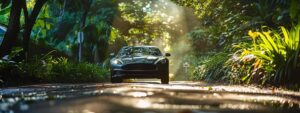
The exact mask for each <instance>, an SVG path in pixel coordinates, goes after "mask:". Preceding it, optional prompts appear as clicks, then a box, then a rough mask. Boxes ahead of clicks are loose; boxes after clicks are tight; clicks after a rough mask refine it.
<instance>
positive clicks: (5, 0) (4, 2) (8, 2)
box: [0, 0, 11, 9]
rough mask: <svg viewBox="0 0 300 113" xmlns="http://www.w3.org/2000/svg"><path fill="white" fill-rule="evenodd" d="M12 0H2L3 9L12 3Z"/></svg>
mask: <svg viewBox="0 0 300 113" xmlns="http://www.w3.org/2000/svg"><path fill="white" fill-rule="evenodd" d="M10 2H11V0H1V2H0V4H1V9H4V8H6V7H7V6H8V5H9V4H10Z"/></svg>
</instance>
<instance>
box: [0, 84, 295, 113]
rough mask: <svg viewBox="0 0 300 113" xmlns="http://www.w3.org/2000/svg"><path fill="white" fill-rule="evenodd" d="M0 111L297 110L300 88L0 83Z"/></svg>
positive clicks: (275, 112) (282, 112)
mask: <svg viewBox="0 0 300 113" xmlns="http://www.w3.org/2000/svg"><path fill="white" fill-rule="evenodd" d="M0 95H1V101H0V113H288V112H290V113H300V93H299V92H293V91H283V90H278V89H275V90H274V89H267V88H265V89H262V88H257V87H254V86H232V85H209V84H205V83H201V82H190V81H173V82H171V83H170V84H169V85H163V84H159V82H158V81H153V82H149V81H148V82H143V81H142V82H135V83H121V84H110V83H99V84H42V85H30V86H22V87H17V88H2V89H0Z"/></svg>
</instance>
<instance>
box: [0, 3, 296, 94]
mask: <svg viewBox="0 0 300 113" xmlns="http://www.w3.org/2000/svg"><path fill="white" fill-rule="evenodd" d="M0 6H1V9H0V42H1V46H0V57H1V58H2V59H1V60H0V80H1V84H2V85H14V84H24V83H25V84H28V83H49V82H56V83H57V82H68V83H70V82H71V83H79V82H103V81H107V80H108V77H109V73H108V61H109V54H110V53H112V52H117V51H118V50H119V49H120V48H121V47H123V46H126V45H156V46H158V47H159V48H161V50H163V52H170V53H171V54H172V57H171V58H170V61H171V64H170V70H171V72H172V73H171V74H170V75H173V76H174V77H173V76H172V79H183V78H184V79H189V80H205V81H209V82H224V83H232V84H262V85H274V86H288V87H291V88H299V85H300V56H299V55H300V53H299V51H300V49H299V47H300V43H299V39H300V37H299V35H300V23H299V22H300V16H299V14H300V1H298V0H147V1H144V0H1V2H0ZM80 34H84V36H83V37H84V39H83V40H82V39H80V38H78V37H80V36H79V35H80ZM81 42H82V43H81ZM184 64H189V67H186V68H187V70H186V71H183V70H184V67H183V66H182V65H184ZM182 76H184V77H182Z"/></svg>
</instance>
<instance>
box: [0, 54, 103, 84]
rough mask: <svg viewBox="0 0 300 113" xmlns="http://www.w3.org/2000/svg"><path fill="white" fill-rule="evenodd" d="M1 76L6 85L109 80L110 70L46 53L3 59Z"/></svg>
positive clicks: (0, 67) (0, 66) (0, 69)
mask: <svg viewBox="0 0 300 113" xmlns="http://www.w3.org/2000/svg"><path fill="white" fill-rule="evenodd" d="M0 77H1V79H2V80H3V81H4V82H5V83H6V85H20V84H31V83H83V82H104V81H107V80H108V70H107V69H104V68H102V67H100V66H98V65H96V64H91V63H86V62H83V63H73V62H70V61H68V59H67V58H64V57H59V58H54V57H52V56H51V55H45V56H42V57H37V56H36V57H34V58H32V59H30V60H28V61H27V62H19V63H17V62H11V61H5V60H1V62H0Z"/></svg>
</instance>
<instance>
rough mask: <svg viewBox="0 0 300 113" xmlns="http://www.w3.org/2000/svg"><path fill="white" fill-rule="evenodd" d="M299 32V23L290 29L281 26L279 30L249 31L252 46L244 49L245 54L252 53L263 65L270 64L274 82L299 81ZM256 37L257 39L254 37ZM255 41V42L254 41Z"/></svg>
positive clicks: (287, 82)
mask: <svg viewBox="0 0 300 113" xmlns="http://www.w3.org/2000/svg"><path fill="white" fill-rule="evenodd" d="M299 34H300V25H297V26H296V27H292V28H291V30H290V31H288V30H286V28H284V27H281V31H280V32H277V31H276V30H270V29H268V30H267V31H265V32H254V33H251V32H249V35H250V36H251V37H252V38H253V40H256V41H254V43H253V48H252V49H250V50H245V51H244V53H245V54H253V55H255V56H256V57H257V60H259V61H261V62H262V65H263V66H266V67H268V66H267V65H270V66H271V68H273V71H271V72H269V73H272V74H274V76H270V77H267V78H272V80H273V81H272V82H273V83H275V84H284V85H286V84H290V83H297V82H298V83H299V80H298V76H297V73H296V71H297V70H298V68H299V67H300V62H299V51H300V48H299V39H300V37H299ZM256 38H258V39H256ZM255 42H257V43H255Z"/></svg>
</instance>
